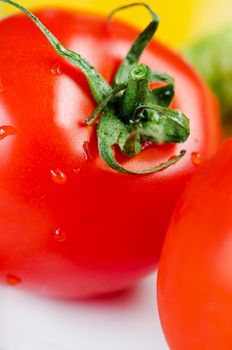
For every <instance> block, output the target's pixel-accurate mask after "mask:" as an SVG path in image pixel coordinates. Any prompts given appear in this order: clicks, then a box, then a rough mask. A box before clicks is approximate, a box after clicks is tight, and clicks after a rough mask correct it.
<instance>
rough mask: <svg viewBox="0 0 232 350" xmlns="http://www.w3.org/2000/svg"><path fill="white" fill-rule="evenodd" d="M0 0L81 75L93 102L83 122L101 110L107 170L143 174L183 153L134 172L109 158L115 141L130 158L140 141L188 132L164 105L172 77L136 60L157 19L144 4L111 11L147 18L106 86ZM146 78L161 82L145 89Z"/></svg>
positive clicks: (85, 65) (91, 69)
mask: <svg viewBox="0 0 232 350" xmlns="http://www.w3.org/2000/svg"><path fill="white" fill-rule="evenodd" d="M0 1H1V2H4V3H7V4H10V5H12V6H14V7H16V8H17V9H19V10H20V11H22V12H24V13H25V14H26V15H27V16H28V17H29V18H30V19H31V20H32V21H33V22H34V23H35V25H36V26H37V27H38V28H39V29H40V30H41V32H42V33H43V34H44V35H45V36H46V38H47V39H48V41H49V42H50V44H51V45H52V47H53V48H54V49H55V51H56V52H57V53H58V54H59V55H60V56H61V57H63V58H65V59H67V60H68V61H70V62H71V63H73V64H74V65H75V66H76V67H78V68H79V69H80V70H81V71H82V72H83V74H84V75H85V76H86V78H87V80H88V83H89V86H90V90H91V92H92V95H93V98H94V99H95V101H96V103H97V104H98V106H97V108H96V110H95V111H94V112H93V114H92V115H91V116H90V117H89V118H88V119H87V120H86V124H87V125H91V124H92V123H93V122H94V121H95V120H96V118H97V117H98V116H99V114H100V113H101V116H100V121H99V124H98V127H97V136H98V148H99V152H100V154H101V156H102V158H103V160H104V161H105V162H106V163H107V164H108V165H109V166H110V167H111V168H112V169H115V170H116V171H118V172H120V173H124V174H136V175H138V174H148V173H152V172H156V171H160V170H162V169H164V168H166V167H168V166H170V165H172V164H174V163H176V162H177V161H178V160H180V159H181V158H182V157H183V155H184V153H185V151H184V150H182V151H181V152H180V154H179V155H177V156H174V157H172V159H171V160H169V161H167V162H165V163H162V164H160V165H158V166H155V167H153V168H151V169H147V170H144V171H142V172H139V173H136V172H132V171H130V170H128V169H124V168H123V167H122V166H121V165H120V164H119V163H118V162H117V161H116V160H115V158H114V154H113V151H112V147H113V146H114V145H115V144H117V145H118V146H119V148H120V150H121V152H122V153H123V154H124V155H126V156H129V157H131V156H134V155H136V154H138V153H140V152H141V151H142V149H143V147H142V143H143V142H144V141H151V142H155V143H158V144H160V143H164V142H171V143H173V142H175V143H176V142H184V141H185V140H186V139H187V137H188V135H189V120H188V118H187V117H186V116H185V115H184V114H183V113H182V112H180V111H175V110H172V109H170V108H168V107H169V106H170V103H171V101H172V99H173V96H174V81H173V78H172V77H170V76H169V75H168V74H166V73H162V72H152V71H151V70H150V68H149V67H148V66H146V65H145V64H138V61H139V58H140V56H141V54H142V52H143V51H144V49H145V47H146V46H147V45H148V43H149V42H150V41H151V39H152V37H153V35H154V33H155V31H156V29H157V27H158V23H159V18H158V16H157V15H156V14H155V13H154V12H153V11H152V10H151V8H150V7H149V6H148V5H146V4H144V3H133V4H130V5H127V6H123V7H120V8H118V9H116V10H114V11H113V12H112V13H111V15H110V18H112V16H113V15H114V14H115V13H116V12H118V11H120V10H123V9H126V8H129V7H132V6H143V7H145V8H146V9H147V10H148V12H149V13H150V15H151V18H152V20H151V22H150V23H149V25H148V26H147V27H146V28H145V29H144V31H143V32H142V33H140V34H139V36H138V37H137V38H136V39H135V41H134V43H133V44H132V46H131V48H130V50H129V52H128V53H127V55H126V57H125V59H124V60H123V61H122V63H121V65H120V67H119V69H118V71H117V72H116V75H115V77H114V80H113V84H112V86H110V85H109V84H108V82H107V81H106V80H105V79H104V78H103V77H102V76H101V75H100V74H99V73H98V72H97V71H96V69H95V68H94V67H93V66H92V65H91V64H90V63H89V62H88V61H87V60H86V59H85V58H84V57H82V56H81V55H80V54H79V53H76V52H74V51H71V50H68V49H67V48H65V47H64V46H63V45H62V44H61V43H60V42H59V41H58V39H57V38H56V37H55V36H54V35H53V34H52V33H51V32H50V31H49V30H48V29H47V28H46V27H45V26H44V25H43V23H41V21H40V20H39V19H38V18H37V17H36V16H35V15H34V14H32V13H31V12H30V11H29V10H27V9H26V8H24V7H23V6H21V5H19V4H17V3H15V2H13V1H11V0H0ZM151 82H162V86H161V87H158V88H155V89H153V90H152V91H151V90H150V83H151Z"/></svg>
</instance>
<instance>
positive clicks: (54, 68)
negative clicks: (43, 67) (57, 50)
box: [51, 62, 61, 75]
mask: <svg viewBox="0 0 232 350" xmlns="http://www.w3.org/2000/svg"><path fill="white" fill-rule="evenodd" d="M51 72H52V74H53V75H61V68H60V64H59V63H58V62H57V63H55V64H53V66H52V68H51Z"/></svg>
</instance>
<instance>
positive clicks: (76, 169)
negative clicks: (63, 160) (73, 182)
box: [73, 168, 81, 174]
mask: <svg viewBox="0 0 232 350" xmlns="http://www.w3.org/2000/svg"><path fill="white" fill-rule="evenodd" d="M80 170H81V168H74V169H73V172H74V173H75V174H78V173H79V172H80Z"/></svg>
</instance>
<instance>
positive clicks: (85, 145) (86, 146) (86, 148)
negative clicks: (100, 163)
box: [82, 141, 92, 160]
mask: <svg viewBox="0 0 232 350" xmlns="http://www.w3.org/2000/svg"><path fill="white" fill-rule="evenodd" d="M89 146H90V143H89V141H85V142H84V143H83V146H82V147H83V150H84V155H85V159H86V160H91V159H92V156H91V153H90V147H89Z"/></svg>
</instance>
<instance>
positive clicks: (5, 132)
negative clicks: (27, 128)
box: [0, 125, 16, 140]
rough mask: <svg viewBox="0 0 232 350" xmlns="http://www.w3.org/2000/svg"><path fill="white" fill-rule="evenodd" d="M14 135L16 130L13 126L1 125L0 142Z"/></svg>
mask: <svg viewBox="0 0 232 350" xmlns="http://www.w3.org/2000/svg"><path fill="white" fill-rule="evenodd" d="M14 134H16V130H15V128H14V127H13V126H10V125H3V126H0V140H2V139H4V138H5V137H6V136H9V135H14Z"/></svg>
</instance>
